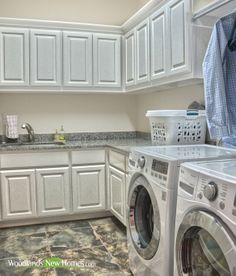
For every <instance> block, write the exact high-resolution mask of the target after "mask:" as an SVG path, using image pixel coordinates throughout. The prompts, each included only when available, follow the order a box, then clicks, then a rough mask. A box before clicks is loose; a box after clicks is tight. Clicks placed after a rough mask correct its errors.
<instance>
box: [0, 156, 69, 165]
mask: <svg viewBox="0 0 236 276" xmlns="http://www.w3.org/2000/svg"><path fill="white" fill-rule="evenodd" d="M68 162H69V157H68V153H67V152H40V153H38V152H37V153H8V154H1V155H0V168H1V169H8V168H24V167H43V166H62V165H68Z"/></svg>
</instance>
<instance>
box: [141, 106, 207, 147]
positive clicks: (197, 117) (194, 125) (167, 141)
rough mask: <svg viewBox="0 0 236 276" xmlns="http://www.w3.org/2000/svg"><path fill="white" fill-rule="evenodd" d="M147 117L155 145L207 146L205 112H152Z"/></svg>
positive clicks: (148, 112)
mask: <svg viewBox="0 0 236 276" xmlns="http://www.w3.org/2000/svg"><path fill="white" fill-rule="evenodd" d="M146 117H148V118H149V120H150V125H151V136H152V143H153V144H154V145H185V144H205V137H206V113H205V111H204V110H150V111H147V113H146Z"/></svg>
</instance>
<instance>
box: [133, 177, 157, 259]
mask: <svg viewBox="0 0 236 276" xmlns="http://www.w3.org/2000/svg"><path fill="white" fill-rule="evenodd" d="M129 231H130V236H131V239H132V242H133V245H134V247H135V249H136V251H137V252H138V253H139V255H140V256H141V257H143V258H144V259H146V260H150V259H152V257H153V256H154V255H155V253H156V252H157V249H158V246H159V242H160V214H159V209H158V205H157V200H156V198H155V195H154V192H153V190H152V188H151V186H150V184H149V183H148V181H147V180H146V178H144V177H143V176H139V177H137V178H136V179H135V181H134V182H133V184H132V185H131V188H130V191H129Z"/></svg>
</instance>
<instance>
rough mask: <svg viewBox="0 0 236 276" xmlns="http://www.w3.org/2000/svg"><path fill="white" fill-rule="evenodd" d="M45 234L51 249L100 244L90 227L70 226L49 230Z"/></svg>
mask: <svg viewBox="0 0 236 276" xmlns="http://www.w3.org/2000/svg"><path fill="white" fill-rule="evenodd" d="M47 235H48V240H47V242H48V245H49V246H50V248H51V251H58V250H66V249H69V248H84V247H91V246H93V247H94V246H101V245H102V243H101V241H100V240H99V239H98V238H97V237H96V236H95V235H94V231H93V229H92V228H72V229H66V230H63V231H60V232H50V233H47Z"/></svg>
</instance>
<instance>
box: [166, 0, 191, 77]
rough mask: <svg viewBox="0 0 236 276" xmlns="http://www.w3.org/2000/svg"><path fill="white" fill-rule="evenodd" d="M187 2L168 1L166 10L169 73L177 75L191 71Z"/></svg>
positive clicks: (181, 0) (188, 8)
mask: <svg viewBox="0 0 236 276" xmlns="http://www.w3.org/2000/svg"><path fill="white" fill-rule="evenodd" d="M189 2H190V1H188V0H187V1H186V0H174V1H170V3H169V4H168V6H167V10H168V27H169V54H170V56H169V66H168V67H169V73H170V74H177V73H182V72H188V71H191V68H190V52H189V46H188V45H189V42H190V41H189V39H190V38H189V25H190V24H189V22H188V21H189V18H188V17H189V14H188V13H190V7H189V5H190V4H189Z"/></svg>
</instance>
